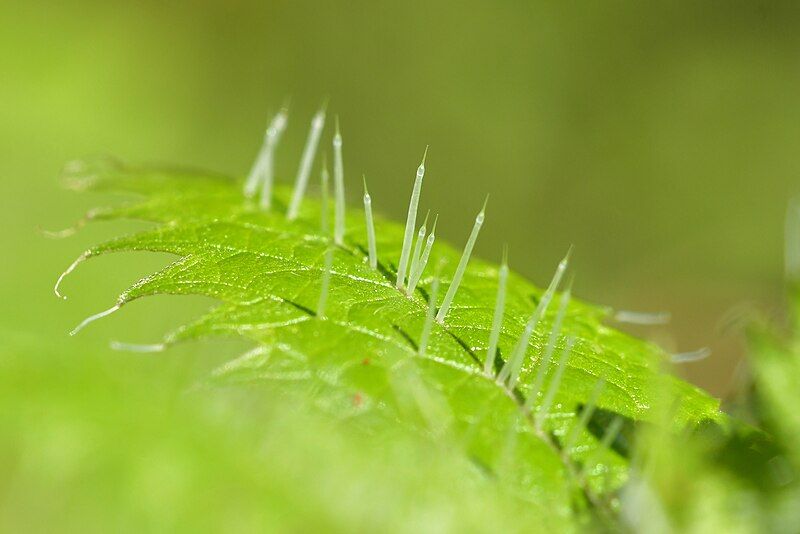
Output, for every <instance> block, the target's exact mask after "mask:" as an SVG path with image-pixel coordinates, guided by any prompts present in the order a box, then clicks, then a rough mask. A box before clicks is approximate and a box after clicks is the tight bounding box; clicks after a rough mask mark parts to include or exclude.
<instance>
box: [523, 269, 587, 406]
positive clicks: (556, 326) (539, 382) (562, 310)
mask: <svg viewBox="0 0 800 534" xmlns="http://www.w3.org/2000/svg"><path fill="white" fill-rule="evenodd" d="M571 285H572V284H570V287H567V289H566V291H564V292H563V293H562V294H561V300H560V301H559V305H558V313H556V319H555V321H553V328H552V329H551V330H550V336H549V337H548V339H547V346H546V347H545V349H544V353H543V354H542V357H541V359H540V360H539V369H538V370H537V371H536V377H535V378H534V380H533V384H532V385H531V389H530V392H529V393H528V400H527V401H525V409H526V410H530V409H531V408H532V407H533V401H534V400H535V399H536V396H537V395H538V394H539V392H540V391H541V390H542V386H544V379H545V377H546V376H547V372H548V370H549V367H550V360H551V359H552V358H553V352H555V350H556V342H557V341H558V335H559V334H560V333H561V324H562V323H563V321H564V316H565V315H566V314H567V306H569V300H570V297H571V293H572V290H571ZM517 376H519V375H518V374H517V375H515V374H514V373H512V375H511V379H510V380H514V382H515V383H516V379H517Z"/></svg>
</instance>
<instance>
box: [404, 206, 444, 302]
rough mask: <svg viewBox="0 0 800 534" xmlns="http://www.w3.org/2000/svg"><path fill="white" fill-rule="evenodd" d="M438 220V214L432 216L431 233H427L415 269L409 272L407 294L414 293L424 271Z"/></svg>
mask: <svg viewBox="0 0 800 534" xmlns="http://www.w3.org/2000/svg"><path fill="white" fill-rule="evenodd" d="M437 222H439V215H438V214H437V215H436V216H435V217H434V218H433V227H432V228H431V233H430V234H428V238H427V239H426V240H425V249H424V250H423V251H422V257H421V258H420V260H419V262H418V264H417V268H416V270H412V272H411V274H410V280H409V283H408V294H409V295H412V294H413V293H414V289H415V288H416V287H417V284H418V283H419V279H420V278H421V277H422V273H423V272H425V266H426V265H428V258H429V257H430V255H431V249H432V248H433V242H434V241H436V223H437Z"/></svg>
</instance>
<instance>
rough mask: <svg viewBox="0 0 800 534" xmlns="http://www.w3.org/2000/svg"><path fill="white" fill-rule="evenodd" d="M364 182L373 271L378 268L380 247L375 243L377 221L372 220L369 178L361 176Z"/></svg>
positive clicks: (368, 238) (370, 259)
mask: <svg viewBox="0 0 800 534" xmlns="http://www.w3.org/2000/svg"><path fill="white" fill-rule="evenodd" d="M361 179H362V180H364V218H365V219H366V222H367V248H368V250H369V266H370V267H372V268H373V269H377V268H378V247H377V245H376V243H375V221H374V220H373V219H372V197H370V196H369V191H367V177H366V176H363V175H362V176H361Z"/></svg>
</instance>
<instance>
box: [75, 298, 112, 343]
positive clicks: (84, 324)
mask: <svg viewBox="0 0 800 534" xmlns="http://www.w3.org/2000/svg"><path fill="white" fill-rule="evenodd" d="M121 307H122V302H117V303H116V304H114V305H113V306H111V307H110V308H109V309H107V310H103V311H101V312H99V313H95V314H94V315H90V316H89V317H87V318H86V319H84V320H83V321H81V323H80V324H79V325H78V326H76V327H75V328H73V329H72V332H70V333H69V335H71V336H74V335H75V334H77V333H78V332H80V331H81V330H83V329H84V328H86V327H87V326H88V325H89V324H91V323H93V322H95V321H96V320H98V319H102V318H103V317H107V316H109V315H111V314H112V313H114V312H115V311H117V310H118V309H120V308H121Z"/></svg>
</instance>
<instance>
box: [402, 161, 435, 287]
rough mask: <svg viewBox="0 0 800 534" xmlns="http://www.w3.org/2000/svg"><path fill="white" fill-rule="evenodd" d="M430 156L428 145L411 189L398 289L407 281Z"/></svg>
mask: <svg viewBox="0 0 800 534" xmlns="http://www.w3.org/2000/svg"><path fill="white" fill-rule="evenodd" d="M427 157H428V147H425V153H424V154H423V155H422V163H420V164H419V167H417V175H416V178H415V179H414V188H413V189H412V190H411V200H410V201H409V202H408V216H407V217H406V229H405V232H404V234H403V248H402V250H401V251H400V261H399V262H398V263H397V282H396V283H395V285H396V286H397V289H403V286H404V285H405V281H406V271H407V270H408V260H409V255H410V254H411V242H412V241H414V229H415V228H416V227H417V207H418V206H419V196H420V193H421V192H422V179H423V178H424V177H425V158H427Z"/></svg>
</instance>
